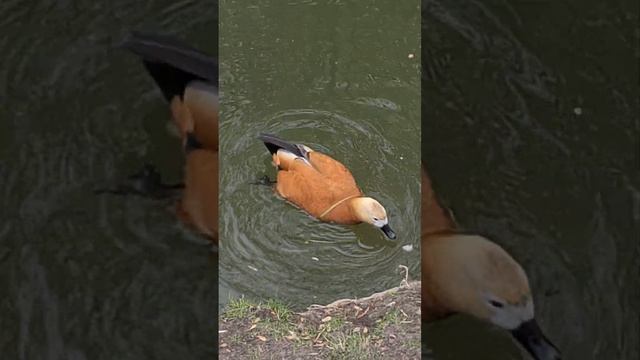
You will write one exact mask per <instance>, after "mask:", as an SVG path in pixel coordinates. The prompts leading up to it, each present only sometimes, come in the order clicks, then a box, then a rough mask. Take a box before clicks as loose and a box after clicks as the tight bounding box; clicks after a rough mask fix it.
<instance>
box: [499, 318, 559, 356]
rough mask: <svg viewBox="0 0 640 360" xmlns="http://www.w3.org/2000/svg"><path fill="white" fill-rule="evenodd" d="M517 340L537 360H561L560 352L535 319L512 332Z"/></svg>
mask: <svg viewBox="0 0 640 360" xmlns="http://www.w3.org/2000/svg"><path fill="white" fill-rule="evenodd" d="M511 335H513V337H514V338H516V340H518V342H519V343H520V344H522V346H523V347H524V348H525V349H527V351H528V352H529V354H531V356H533V357H534V359H536V360H560V359H561V357H560V351H559V350H558V348H557V347H555V345H553V344H552V343H551V342H550V341H549V340H548V339H547V338H546V337H545V336H544V334H543V333H542V330H540V327H539V326H538V323H537V322H536V320H535V319H531V320H529V321H527V322H524V323H522V324H520V326H519V327H517V328H516V329H514V330H511Z"/></svg>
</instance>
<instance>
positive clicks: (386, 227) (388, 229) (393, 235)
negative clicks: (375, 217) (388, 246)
mask: <svg viewBox="0 0 640 360" xmlns="http://www.w3.org/2000/svg"><path fill="white" fill-rule="evenodd" d="M380 230H382V232H383V233H384V234H385V235H386V236H387V237H388V238H389V239H391V240H393V239H395V238H396V233H395V232H393V230H391V227H390V226H389V224H385V225H384V226H383V227H381V228H380Z"/></svg>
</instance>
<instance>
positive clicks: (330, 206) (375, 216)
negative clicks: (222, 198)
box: [259, 134, 396, 239]
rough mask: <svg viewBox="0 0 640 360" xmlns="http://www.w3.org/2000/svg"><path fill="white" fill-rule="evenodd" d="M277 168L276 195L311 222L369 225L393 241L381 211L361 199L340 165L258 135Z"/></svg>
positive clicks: (373, 202) (305, 149) (297, 146)
mask: <svg viewBox="0 0 640 360" xmlns="http://www.w3.org/2000/svg"><path fill="white" fill-rule="evenodd" d="M259 139H260V140H262V141H263V142H264V144H265V145H266V146H267V149H269V152H270V153H271V155H272V156H273V162H274V164H275V165H276V167H277V168H278V177H277V181H276V191H277V192H278V194H280V195H281V196H282V197H283V198H285V199H287V200H289V201H290V202H292V203H293V204H295V205H297V206H298V207H300V208H302V209H304V210H305V211H306V212H308V213H309V214H311V215H312V216H314V217H315V218H317V219H319V220H321V221H326V222H334V223H338V224H358V223H361V222H364V223H368V224H371V225H373V226H375V227H377V228H379V229H381V230H382V231H383V232H384V234H385V235H386V236H387V237H388V238H390V239H395V238H396V234H395V233H394V232H393V230H391V227H390V226H389V221H388V219H387V212H386V210H385V209H384V207H383V206H382V205H381V204H380V203H379V202H378V201H377V200H375V199H372V198H370V197H365V196H363V194H362V191H360V189H359V188H358V185H357V184H356V181H355V179H354V178H353V175H351V172H350V171H349V169H347V168H346V167H345V166H344V165H343V164H341V163H340V162H338V161H337V160H334V159H332V158H331V157H329V156H327V155H325V154H322V153H320V152H317V151H313V150H311V149H310V148H308V147H307V146H305V145H302V144H292V143H288V142H286V141H284V140H282V139H279V138H277V137H275V136H273V135H266V134H263V135H260V137H259Z"/></svg>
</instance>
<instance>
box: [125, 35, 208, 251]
mask: <svg viewBox="0 0 640 360" xmlns="http://www.w3.org/2000/svg"><path fill="white" fill-rule="evenodd" d="M123 46H124V47H125V48H127V49H129V50H131V51H132V52H134V53H136V54H137V55H139V56H140V57H142V59H143V63H144V65H145V67H146V69H147V71H148V72H149V74H150V75H151V76H152V77H153V79H154V80H155V82H156V84H157V85H158V87H159V88H160V90H162V93H163V95H164V97H165V98H166V99H167V101H169V103H170V107H171V113H172V115H173V121H174V123H175V125H176V126H177V128H178V130H179V132H180V134H181V137H182V141H183V145H184V150H185V154H186V166H185V176H184V192H183V195H182V200H181V201H180V203H179V204H178V207H177V214H178V217H179V218H180V219H181V220H183V221H184V222H185V223H187V224H189V225H191V226H193V227H195V228H196V229H197V230H198V231H200V232H202V233H203V234H205V235H207V236H209V237H211V238H212V239H213V240H214V241H216V242H217V238H218V63H217V61H216V60H215V59H213V58H211V57H210V56H207V55H205V54H203V53H201V52H199V51H197V50H195V49H193V48H191V47H190V46H188V45H185V44H183V43H181V42H180V41H177V40H175V39H173V38H170V37H165V36H159V35H149V34H140V33H133V34H132V35H131V36H129V37H128V38H127V39H126V40H125V42H124V43H123Z"/></svg>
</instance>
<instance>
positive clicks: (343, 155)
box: [220, 1, 420, 309]
mask: <svg viewBox="0 0 640 360" xmlns="http://www.w3.org/2000/svg"><path fill="white" fill-rule="evenodd" d="M220 8H221V24H220V32H221V43H220V61H221V65H220V66H221V87H222V89H223V90H222V91H223V93H222V95H221V103H222V114H221V131H220V134H221V135H220V136H221V146H220V148H221V150H220V158H221V177H220V183H221V189H222V190H221V211H220V214H221V234H220V239H221V246H220V302H221V304H224V303H225V302H227V301H228V300H229V299H230V298H233V297H237V296H241V295H244V296H248V297H251V298H254V299H258V300H263V299H267V298H277V299H278V300H280V301H284V302H286V303H288V304H290V305H292V306H293V307H294V308H298V309H299V308H304V307H306V306H309V305H310V304H313V303H327V302H331V301H333V300H336V299H339V298H345V297H356V296H360V297H361V296H365V295H370V294H371V293H372V292H377V291H381V290H384V289H386V288H389V287H394V286H398V285H399V284H400V281H401V280H402V278H403V277H402V274H401V273H400V272H399V271H398V270H399V269H398V266H399V265H405V266H408V267H409V269H410V277H411V278H414V279H415V278H419V276H420V271H419V261H420V260H419V259H420V254H419V239H418V238H419V235H418V234H419V224H420V222H419V198H418V197H417V194H418V193H419V181H420V179H419V167H418V164H419V159H420V158H419V142H420V122H419V119H420V83H419V76H420V72H419V71H420V59H419V49H420V47H419V46H420V44H419V30H420V27H419V24H420V17H419V3H418V2H417V1H415V2H402V4H399V3H397V2H394V1H373V2H366V3H365V2H354V1H352V2H344V1H333V2H310V1H289V2H286V3H285V2H271V4H270V5H269V4H267V3H265V2H255V1H254V2H249V3H248V2H246V1H223V2H221V7H220ZM410 54H413V56H411V55H410ZM260 132H270V133H274V134H278V135H279V136H281V137H284V138H286V139H291V140H294V141H298V142H302V143H305V144H306V145H308V146H310V147H311V148H314V149H317V150H319V151H323V152H326V153H328V154H330V155H332V156H334V157H335V158H337V159H339V160H340V161H341V162H343V163H344V164H345V165H347V166H348V167H349V168H350V169H351V171H352V172H353V175H354V177H355V178H356V181H357V182H358V184H359V185H360V187H361V188H362V189H363V191H364V192H365V193H366V194H368V195H370V196H373V197H375V198H377V199H379V200H380V201H381V203H382V204H383V205H384V206H385V207H386V209H387V211H388V213H389V214H390V224H391V226H392V228H393V229H394V230H395V231H396V232H397V234H398V239H397V241H395V242H393V241H389V240H386V239H385V238H384V235H383V234H382V232H380V231H379V230H376V229H373V228H370V227H367V225H356V226H338V225H332V224H324V223H320V222H318V221H317V220H315V219H312V218H311V217H309V216H308V215H307V214H305V213H304V212H303V211H301V210H299V209H297V208H295V207H294V206H292V205H291V204H289V203H287V202H285V201H283V200H282V199H280V198H279V197H278V196H277V195H276V194H275V193H274V192H273V190H272V189H271V188H269V187H266V186H259V185H251V184H250V183H251V182H254V181H256V180H257V179H258V178H259V177H261V176H263V175H264V174H267V175H268V176H270V177H271V178H272V179H273V178H274V177H275V169H274V168H273V166H272V165H271V158H270V156H269V153H268V152H267V149H266V148H265V147H264V145H263V144H262V143H261V142H260V141H258V140H257V139H256V136H257V135H258V134H259V133H260ZM403 245H412V246H413V250H412V251H409V252H407V251H405V250H403V249H402V246H403Z"/></svg>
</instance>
